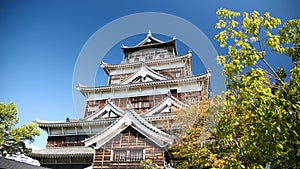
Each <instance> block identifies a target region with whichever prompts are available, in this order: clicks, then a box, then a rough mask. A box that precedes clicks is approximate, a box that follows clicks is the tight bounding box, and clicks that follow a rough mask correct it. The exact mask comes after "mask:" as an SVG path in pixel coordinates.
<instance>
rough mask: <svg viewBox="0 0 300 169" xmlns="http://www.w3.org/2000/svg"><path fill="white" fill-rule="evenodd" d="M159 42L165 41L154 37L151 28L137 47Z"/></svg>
mask: <svg viewBox="0 0 300 169" xmlns="http://www.w3.org/2000/svg"><path fill="white" fill-rule="evenodd" d="M157 43H163V41H161V40H158V39H156V38H154V37H153V36H152V33H151V31H150V30H149V32H148V35H147V37H146V38H145V39H144V40H142V41H141V42H140V43H139V44H137V45H136V46H135V47H140V46H146V45H151V44H157Z"/></svg>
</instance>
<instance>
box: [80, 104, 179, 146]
mask: <svg viewBox="0 0 300 169" xmlns="http://www.w3.org/2000/svg"><path fill="white" fill-rule="evenodd" d="M129 126H131V127H132V128H133V129H135V130H136V131H137V132H139V133H140V134H142V135H144V136H145V137H146V138H148V139H149V140H151V141H152V142H154V143H155V144H156V145H158V146H159V147H162V148H163V147H166V146H167V145H168V144H172V143H173V141H174V137H173V136H170V135H168V134H166V133H164V132H163V131H161V130H159V129H158V128H156V127H154V126H153V125H151V124H150V123H148V122H147V121H146V120H144V119H143V118H141V117H140V116H139V115H138V114H137V113H135V112H134V111H133V110H128V111H127V112H126V113H125V114H124V115H123V117H121V118H119V119H118V120H116V121H115V122H114V123H112V124H111V125H109V126H108V127H107V128H106V129H104V130H103V131H101V132H100V133H98V134H96V135H94V136H92V137H90V138H88V139H86V140H84V144H85V146H86V147H87V146H91V145H94V146H95V147H94V148H95V149H98V148H100V147H102V146H103V145H104V144H105V143H107V142H108V141H110V140H111V139H112V138H114V137H115V136H116V135H118V134H119V133H121V132H122V131H124V130H125V129H126V128H128V127H129Z"/></svg>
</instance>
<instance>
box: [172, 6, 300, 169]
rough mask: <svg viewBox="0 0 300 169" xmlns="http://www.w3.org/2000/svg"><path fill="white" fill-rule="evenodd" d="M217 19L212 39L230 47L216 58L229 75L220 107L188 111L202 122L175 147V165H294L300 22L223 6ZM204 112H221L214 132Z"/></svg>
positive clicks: (299, 149)
mask: <svg viewBox="0 0 300 169" xmlns="http://www.w3.org/2000/svg"><path fill="white" fill-rule="evenodd" d="M217 16H218V18H219V21H218V22H217V23H216V28H217V29H220V32H219V33H218V34H217V35H216V36H215V39H216V40H217V41H218V42H219V43H220V46H221V47H223V48H224V47H227V53H226V54H224V55H221V56H218V57H217V61H218V63H219V64H221V65H223V74H224V75H225V76H226V80H225V85H226V91H224V95H225V100H220V101H221V102H223V103H224V105H222V104H219V106H215V105H214V104H213V105H214V106H211V105H210V106H209V107H207V108H204V109H202V110H203V113H200V114H199V113H198V114H197V113H196V116H195V115H194V113H193V110H192V109H190V112H192V113H190V112H189V113H188V114H193V117H202V118H198V119H202V120H199V121H198V124H196V125H194V126H193V127H191V128H189V129H188V130H187V132H185V133H184V134H183V135H182V136H181V137H180V139H179V140H178V142H177V144H175V145H174V146H173V149H172V150H173V151H174V153H173V154H174V155H175V157H177V158H179V159H180V163H179V165H177V166H179V167H178V168H205V167H207V168H210V167H213V168H237V169H239V168H261V169H263V168H297V167H298V164H299V159H300V139H299V138H300V136H299V134H300V128H299V126H300V116H299V113H300V67H299V53H300V51H299V50H300V48H299V45H300V40H299V34H300V33H299V32H300V31H299V29H300V20H288V21H287V22H285V23H283V24H282V23H281V20H280V19H279V18H275V17H272V16H270V14H269V13H268V12H266V13H265V14H263V15H261V14H259V12H257V11H253V12H252V13H247V12H244V13H243V14H242V15H241V13H239V12H234V11H230V10H227V9H219V10H218V11H217ZM266 56H267V57H266ZM276 57H290V58H291V62H294V66H293V67H292V68H291V69H290V70H284V69H283V68H277V70H274V69H273V67H271V66H270V64H269V63H268V61H267V59H266V58H268V59H277V58H276ZM286 71H288V73H287V72H286ZM284 78H285V80H283V79H284ZM220 98H222V97H220ZM200 104H201V103H200ZM208 112H210V113H211V112H213V114H218V115H219V116H220V119H219V122H218V124H217V126H216V127H214V129H213V131H211V130H207V128H206V126H205V125H204V122H205V121H207V118H208V116H207V115H208ZM182 113H183V114H185V115H186V114H187V113H185V112H184V111H183V112H182ZM179 117H180V115H179ZM203 118H204V119H203ZM203 142H204V143H205V144H204V145H201V143H203Z"/></svg>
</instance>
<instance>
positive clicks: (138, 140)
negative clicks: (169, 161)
mask: <svg viewBox="0 0 300 169" xmlns="http://www.w3.org/2000/svg"><path fill="white" fill-rule="evenodd" d="M120 150H124V151H127V156H126V160H123V161H118V160H116V159H115V157H114V152H115V151H120ZM135 150H141V151H143V159H144V160H145V159H151V160H152V161H153V163H155V164H158V165H160V166H162V165H163V164H164V152H165V150H164V149H162V148H159V147H158V146H156V145H155V144H154V143H153V142H152V141H150V140H149V139H148V138H146V137H145V136H143V135H142V134H140V133H138V132H137V131H136V130H134V129H133V128H131V127H128V128H127V129H125V130H124V131H123V132H121V133H119V134H118V135H117V136H116V137H114V138H113V139H112V140H110V141H109V142H107V143H106V144H105V145H104V146H102V147H101V148H99V149H97V150H96V152H95V156H94V165H93V168H94V169H99V168H110V169H112V168H114V169H127V168H133V169H134V168H136V169H142V167H141V166H140V161H139V160H138V161H137V160H130V157H128V154H129V153H128V152H130V151H135Z"/></svg>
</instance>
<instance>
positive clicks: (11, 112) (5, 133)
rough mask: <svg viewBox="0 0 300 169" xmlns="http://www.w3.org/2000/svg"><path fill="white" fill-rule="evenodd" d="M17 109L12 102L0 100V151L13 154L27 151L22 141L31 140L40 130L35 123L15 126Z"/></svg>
mask: <svg viewBox="0 0 300 169" xmlns="http://www.w3.org/2000/svg"><path fill="white" fill-rule="evenodd" d="M17 114H18V110H17V107H16V105H15V104H14V103H9V104H5V103H2V102H0V151H1V152H0V153H1V155H5V154H15V153H29V150H28V149H27V148H26V147H25V144H24V142H23V141H26V140H28V141H33V140H34V137H35V136H36V135H39V134H40V132H39V130H38V129H37V125H36V124H35V123H30V124H25V125H23V126H22V127H19V128H15V125H16V124H17V123H18V122H19V118H18V117H17Z"/></svg>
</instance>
